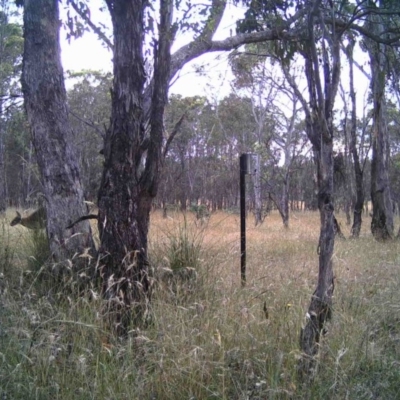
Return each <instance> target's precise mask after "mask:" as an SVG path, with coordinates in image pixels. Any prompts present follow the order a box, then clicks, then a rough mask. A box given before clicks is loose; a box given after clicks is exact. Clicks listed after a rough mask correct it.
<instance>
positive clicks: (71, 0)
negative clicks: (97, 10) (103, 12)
mask: <svg viewBox="0 0 400 400" xmlns="http://www.w3.org/2000/svg"><path fill="white" fill-rule="evenodd" d="M68 3H69V4H71V6H72V8H73V9H74V10H75V12H76V13H77V14H78V15H79V16H80V17H81V18H82V19H83V20H84V21H85V22H86V23H87V24H88V25H89V27H90V28H91V29H92V31H93V32H94V33H95V34H96V35H97V36H98V37H99V38H100V39H101V40H102V41H103V42H104V43H105V44H106V45H107V47H108V48H109V49H110V50H113V48H114V45H113V44H112V43H111V41H110V39H108V37H107V36H106V34H105V33H104V32H103V31H102V30H101V29H100V28H99V27H98V26H96V25H95V24H94V23H93V21H92V20H91V19H90V17H89V15H90V14H89V13H85V12H83V10H82V9H81V8H79V6H78V5H77V4H76V3H75V1H74V0H68Z"/></svg>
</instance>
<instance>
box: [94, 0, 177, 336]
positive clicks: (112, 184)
mask: <svg viewBox="0 0 400 400" xmlns="http://www.w3.org/2000/svg"><path fill="white" fill-rule="evenodd" d="M146 5H147V2H145V1H142V0H129V1H123V2H121V1H112V0H107V6H108V9H109V12H110V14H111V17H112V24H113V31H114V81H113V89H112V110H111V124H110V128H109V130H108V132H107V134H106V138H105V143H104V157H105V164H104V170H103V176H102V181H101V186H100V190H99V196H98V206H99V231H100V239H101V245H100V249H99V253H100V257H99V259H100V271H101V274H102V277H103V282H104V287H103V291H104V294H105V296H106V298H108V299H110V307H111V310H112V311H114V312H115V318H116V321H114V322H115V323H116V324H117V328H118V331H119V332H120V333H121V334H124V333H126V330H127V329H128V328H129V325H130V324H131V323H135V324H136V323H141V322H142V321H143V318H144V317H145V316H146V308H147V300H148V299H149V294H150V293H149V292H150V279H149V277H148V259H147V247H148V246H147V235H148V229H149V219H150V211H151V203H152V200H153V198H154V197H155V195H156V193H157V186H158V177H159V171H160V164H161V151H162V140H163V136H162V134H163V115H164V107H165V104H166V101H167V90H168V83H169V68H170V40H171V31H170V19H171V15H170V13H171V7H172V3H170V1H169V0H165V1H161V9H160V12H161V20H160V25H159V30H160V32H159V41H158V43H157V44H156V52H155V53H156V54H155V68H154V79H155V81H154V89H153V97H152V108H151V113H150V125H149V126H146V125H145V116H144V111H143V93H144V89H145V83H146V76H145V70H144V62H145V61H144V57H143V44H144V10H145V7H146Z"/></svg>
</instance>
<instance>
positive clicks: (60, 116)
mask: <svg viewBox="0 0 400 400" xmlns="http://www.w3.org/2000/svg"><path fill="white" fill-rule="evenodd" d="M58 5H59V2H58V0H36V1H28V0H26V1H25V2H24V39H25V42H24V55H23V72H22V89H23V93H24V99H25V108H26V112H27V115H28V121H29V123H30V127H31V135H32V143H33V145H34V148H35V151H36V156H37V161H38V165H39V170H40V174H41V180H42V184H43V191H44V195H45V198H46V204H45V206H46V211H47V235H48V238H49V245H50V251H51V253H52V256H53V258H54V260H55V261H57V262H61V261H64V260H66V259H67V258H71V257H72V256H73V255H74V254H75V253H80V252H83V251H84V249H85V248H88V247H89V248H94V246H93V241H92V235H91V230H90V225H89V222H85V223H82V224H80V225H79V231H80V234H79V235H74V233H76V232H75V229H78V228H74V229H73V230H66V229H65V227H66V226H67V225H69V224H70V223H71V222H73V221H74V220H76V219H77V218H79V217H81V216H82V215H84V214H86V213H87V209H86V205H85V203H84V198H83V190H82V186H81V181H80V176H79V169H78V162H77V160H76V156H75V154H76V153H75V151H74V149H73V148H72V147H71V146H72V142H73V141H72V131H71V128H70V124H69V121H68V112H67V107H66V104H67V97H66V91H65V86H64V76H63V69H62V66H61V58H60V44H59V28H60V20H59V9H58Z"/></svg>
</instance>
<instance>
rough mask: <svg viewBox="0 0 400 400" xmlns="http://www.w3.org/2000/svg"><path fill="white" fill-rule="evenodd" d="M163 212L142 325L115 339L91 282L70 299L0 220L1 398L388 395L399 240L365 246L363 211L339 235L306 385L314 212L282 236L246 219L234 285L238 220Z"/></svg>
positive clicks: (397, 333) (399, 367) (272, 225)
mask: <svg viewBox="0 0 400 400" xmlns="http://www.w3.org/2000/svg"><path fill="white" fill-rule="evenodd" d="M170 215H171V216H172V217H170V218H167V219H163V218H162V214H161V213H158V212H156V213H154V214H153V216H152V223H151V232H150V256H151V261H152V264H153V265H154V267H155V271H156V272H155V279H156V280H157V285H156V289H155V293H154V297H153V301H152V304H151V307H152V316H153V323H152V324H151V325H150V326H149V327H148V328H147V329H146V330H142V331H137V330H136V331H133V332H132V333H131V335H130V336H129V338H128V339H126V340H120V339H118V338H116V337H113V336H112V335H111V334H110V332H109V330H108V329H107V327H106V326H105V325H104V322H103V321H104V319H103V318H102V310H103V309H104V307H103V305H102V300H101V299H100V297H99V295H98V293H97V291H96V290H95V289H94V288H93V289H92V290H88V292H87V294H86V295H85V296H78V295H76V296H75V295H74V294H73V293H71V292H69V293H68V294H63V293H55V292H54V290H51V288H49V287H48V286H46V285H48V282H43V281H40V280H37V279H36V280H35V272H34V268H33V267H32V264H30V263H28V260H29V257H30V255H31V253H30V252H33V250H34V249H32V247H29V245H28V244H29V242H30V240H31V239H29V238H30V234H31V233H30V232H29V231H27V230H24V228H22V227H20V228H10V229H9V228H8V225H7V222H3V225H2V226H1V229H0V232H1V237H0V240H1V243H2V246H1V249H0V273H1V278H0V290H1V293H0V296H1V297H0V396H2V398H3V397H4V398H10V399H67V400H68V399H149V400H150V399H171V400H172V399H173V400H175V399H199V400H200V399H304V398H310V399H320V398H324V399H345V398H346V399H378V398H380V399H396V398H399V395H398V387H399V386H400V291H399V287H400V274H399V272H400V252H399V246H400V243H399V242H397V241H394V242H392V243H388V244H380V243H377V242H375V241H374V240H373V239H372V237H371V235H370V234H369V232H368V229H369V223H370V221H369V219H366V221H364V228H363V229H364V230H363V233H362V237H361V238H360V239H359V240H357V241H353V240H347V241H340V240H337V242H336V247H335V254H334V268H335V276H336V286H335V300H334V306H335V309H334V317H333V320H332V322H331V323H330V324H329V326H328V334H327V335H326V336H325V337H324V339H323V343H322V344H321V351H320V354H319V356H318V357H319V358H318V364H317V365H318V369H317V373H316V376H315V379H314V381H313V383H312V384H310V385H308V386H307V387H301V385H300V384H299V382H298V381H297V374H296V365H297V360H298V357H299V356H300V354H299V347H298V340H299V331H300V328H301V326H302V324H303V321H304V315H305V311H306V310H307V307H308V303H309V300H310V296H311V294H312V292H313V290H314V288H315V284H316V279H317V255H316V248H317V241H318V234H319V217H318V215H317V214H316V213H315V214H314V213H299V214H295V215H294V216H293V218H292V219H291V226H290V229H289V230H285V229H284V228H283V227H282V223H281V221H280V218H279V216H278V215H277V214H272V215H271V216H269V217H268V218H267V219H266V221H265V222H264V224H263V225H261V226H259V227H256V228H254V227H253V226H252V221H251V220H249V222H248V231H247V243H248V256H247V262H248V266H247V286H246V288H244V289H241V288H240V273H239V269H240V257H239V254H240V250H239V217H238V216H235V215H228V214H225V213H217V214H213V215H212V216H211V219H210V221H209V222H208V223H206V224H203V225H202V224H199V223H198V222H197V224H196V220H195V218H194V217H193V216H192V215H188V216H186V218H184V217H183V216H182V214H180V213H172V214H170ZM339 220H340V215H339ZM342 227H343V231H344V233H347V235H348V227H346V226H345V224H344V220H343V222H342ZM171 271H172V272H171ZM46 289H47V290H46Z"/></svg>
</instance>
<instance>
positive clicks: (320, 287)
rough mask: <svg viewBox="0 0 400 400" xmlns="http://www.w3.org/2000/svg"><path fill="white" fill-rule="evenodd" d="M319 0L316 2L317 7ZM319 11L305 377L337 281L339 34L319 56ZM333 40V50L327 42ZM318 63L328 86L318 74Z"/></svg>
mask: <svg viewBox="0 0 400 400" xmlns="http://www.w3.org/2000/svg"><path fill="white" fill-rule="evenodd" d="M317 4H318V2H316V3H315V4H314V6H316V5H317ZM317 21H318V17H317V14H315V15H312V14H310V17H309V21H308V34H309V42H308V45H307V48H306V51H305V52H304V53H303V57H304V59H305V72H306V78H307V85H308V93H309V104H310V106H308V105H307V104H306V102H305V101H304V99H303V100H301V101H302V104H303V107H304V109H305V111H306V129H307V136H308V138H309V139H310V141H311V143H312V145H313V150H314V156H315V161H316V165H317V182H318V208H319V212H320V221H321V230H320V237H319V245H318V250H319V251H318V253H319V271H318V283H317V287H316V289H315V292H314V294H313V296H312V298H311V302H310V305H309V308H308V313H307V320H306V325H305V327H304V328H303V329H302V331H301V335H300V347H301V350H302V352H303V355H304V356H303V357H302V359H301V361H300V364H299V371H300V376H301V377H306V378H307V380H308V379H309V378H310V377H312V376H313V371H314V367H315V363H316V359H315V356H316V355H317V353H318V350H319V343H320V336H321V334H322V333H323V330H324V326H325V323H326V322H327V321H328V320H329V319H330V318H331V314H332V296H333V291H334V281H333V263H332V256H333V249H334V244H335V217H334V213H333V212H334V205H333V171H334V170H333V132H334V129H333V122H332V121H333V106H334V101H335V97H336V93H337V89H338V84H339V77H340V51H339V40H340V35H337V32H334V34H333V35H332V36H330V38H332V37H334V38H335V40H332V41H331V40H327V39H325V38H322V39H321V43H320V46H321V47H320V55H318V51H317V47H316V40H315V37H314V29H315V23H316V22H317ZM328 45H329V51H328V49H327V46H328ZM321 60H322V61H321ZM320 63H322V71H323V76H324V80H323V82H324V85H322V80H321V76H320V72H319V71H320Z"/></svg>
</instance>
